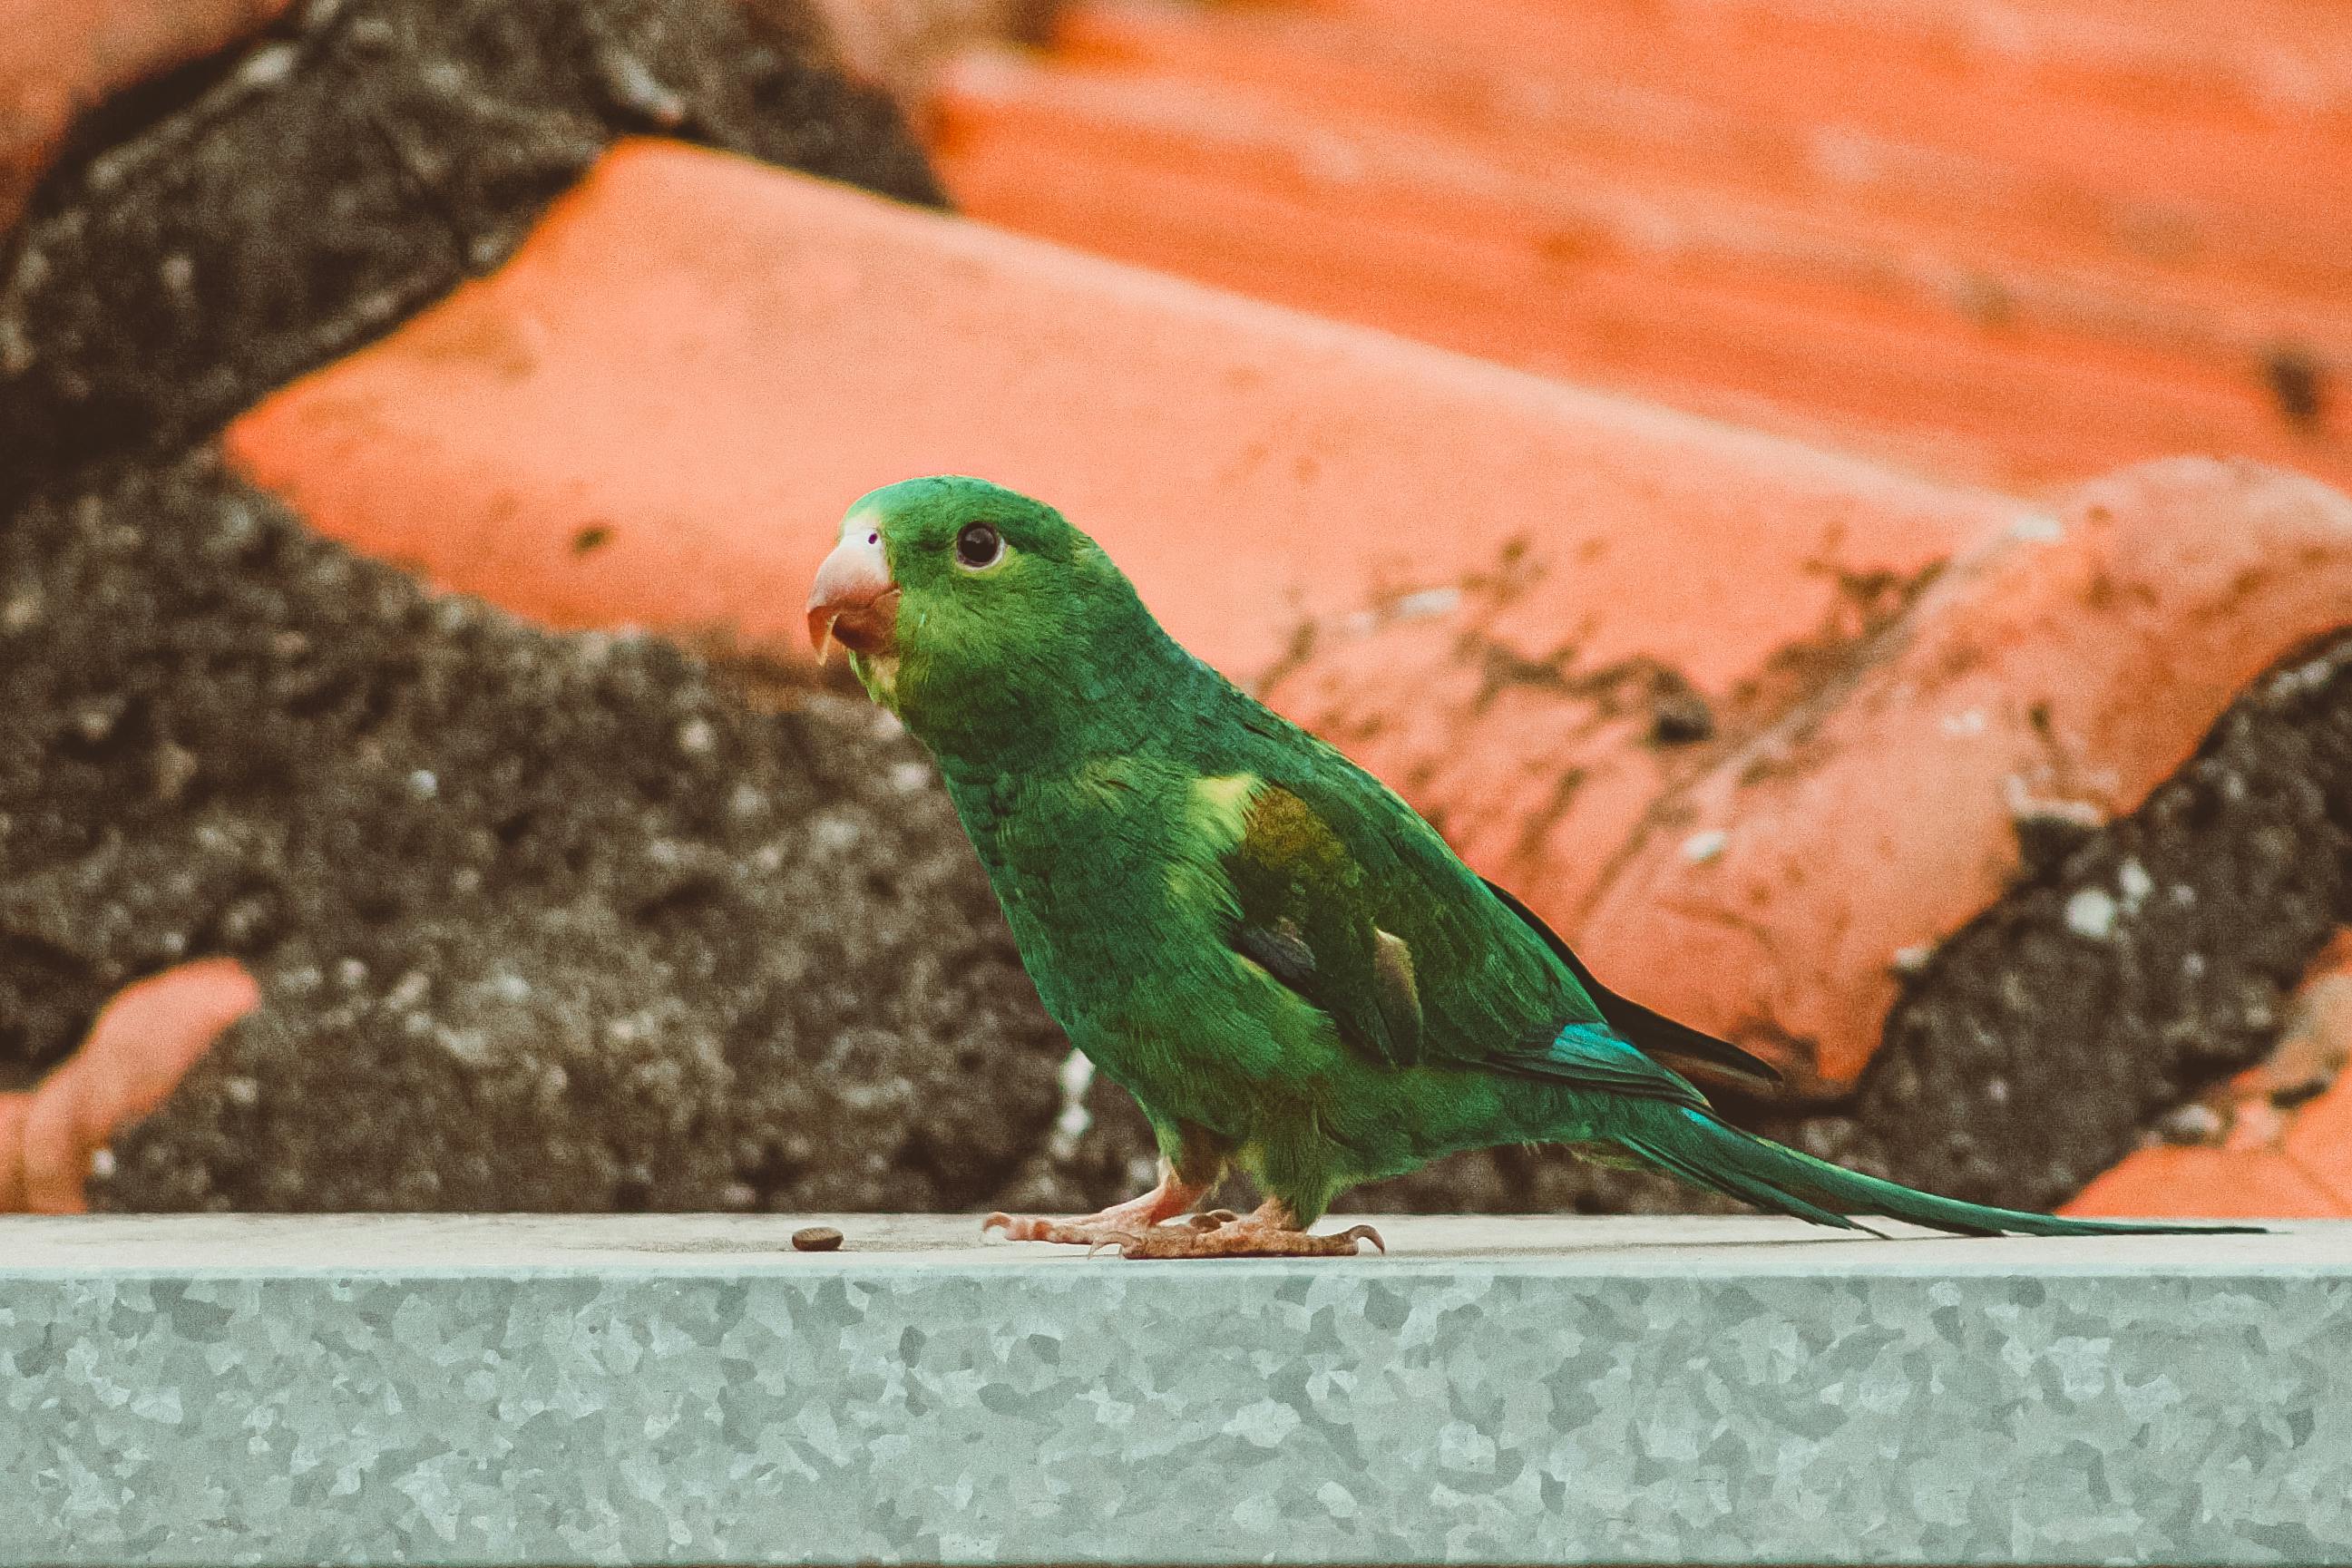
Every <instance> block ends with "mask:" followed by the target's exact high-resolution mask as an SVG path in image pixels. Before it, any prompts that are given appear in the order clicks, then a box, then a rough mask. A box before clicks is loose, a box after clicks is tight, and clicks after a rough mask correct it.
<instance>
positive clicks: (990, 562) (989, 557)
mask: <svg viewBox="0 0 2352 1568" xmlns="http://www.w3.org/2000/svg"><path fill="white" fill-rule="evenodd" d="M1003 555H1004V536H1003V535H1002V534H1000V533H998V532H997V531H996V530H995V529H994V528H991V527H989V525H987V524H986V523H966V524H965V525H964V526H963V531H962V532H961V533H960V534H958V535H956V562H957V564H958V565H960V566H961V567H963V568H964V569H965V570H967V571H982V570H986V569H987V568H989V567H992V566H994V565H995V564H996V563H997V562H998V561H999V560H1000V559H1003Z"/></svg>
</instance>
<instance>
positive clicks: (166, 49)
mask: <svg viewBox="0 0 2352 1568" xmlns="http://www.w3.org/2000/svg"><path fill="white" fill-rule="evenodd" d="M286 4H287V0H0V33H5V36H6V37H7V40H8V43H7V47H6V48H5V50H0V232H5V230H6V229H7V228H8V227H9V225H12V224H14V223H15V222H16V212H17V209H18V206H19V205H20V204H22V203H23V201H24V199H25V196H26V193H29V192H30V191H31V189H32V187H33V185H34V183H35V182H36V181H37V180H38V179H39V178H40V175H41V172H42V170H43V169H44V168H45V167H47V163H48V161H49V159H50V157H51V156H52V155H53V154H54V153H55V152H56V151H57V147H58V142H59V141H61V140H62V139H63V138H64V136H65V133H66V129H67V127H68V125H70V124H71V123H72V121H73V120H74V117H75V116H76V115H78V114H79V113H80V112H81V111H82V110H85V109H88V108H89V107H90V106H91V105H92V104H95V103H97V102H99V101H100V99H104V98H107V97H108V96H110V95H111V94H113V93H116V92H119V91H121V89H124V88H126V87H130V86H132V85H133V84H135V83H138V82H141V81H144V80H146V79H147V78H151V77H155V76H160V75H162V74H163V72H165V71H168V70H170V69H172V68H173V67H175V66H178V65H181V64H183V63H184V62H186V61H188V60H193V59H196V58H199V57H203V56H205V55H208V54H210V53H212V52H213V51H214V50H215V49H220V48H225V47H227V46H228V45H230V44H233V43H235V42H236V40H238V39H239V38H242V37H246V36H247V35H248V34H251V33H254V32H257V31H258V30H259V29H260V28H261V27H262V26H264V25H265V24H266V23H268V21H269V19H270V18H271V17H273V16H277V14H278V12H280V11H282V10H284V9H285V8H286Z"/></svg>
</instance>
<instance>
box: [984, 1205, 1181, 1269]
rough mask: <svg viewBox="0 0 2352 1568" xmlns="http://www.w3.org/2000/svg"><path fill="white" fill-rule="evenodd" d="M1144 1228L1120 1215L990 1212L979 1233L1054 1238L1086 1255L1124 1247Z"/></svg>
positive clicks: (1017, 1238) (1012, 1238)
mask: <svg viewBox="0 0 2352 1568" xmlns="http://www.w3.org/2000/svg"><path fill="white" fill-rule="evenodd" d="M1148 1228H1150V1227H1148V1226H1139V1225H1134V1224H1130V1223H1129V1222H1127V1221H1126V1220H1125V1219H1124V1218H1105V1217H1104V1216H1103V1215H1094V1216H1091V1217H1089V1218H1085V1219H1045V1218H1037V1217H1035V1216H1032V1215H1025V1214H1024V1215H1013V1214H992V1215H990V1216H989V1217H988V1218H986V1219H983V1220H982V1221H981V1222H980V1233H981V1234H982V1236H985V1235H987V1234H988V1233H989V1232H990V1231H992V1230H1002V1231H1003V1232H1004V1237H1005V1239H1006V1240H1008V1241H1058V1242H1061V1243H1063V1244H1064V1245H1065V1246H1069V1247H1083V1248H1085V1249H1087V1257H1089V1258H1091V1257H1093V1256H1094V1255H1095V1254H1096V1253H1097V1252H1098V1251H1100V1250H1101V1249H1104V1248H1106V1247H1119V1248H1124V1247H1126V1246H1127V1245H1128V1244H1129V1243H1130V1242H1135V1241H1139V1240H1141V1239H1142V1235H1143V1232H1144V1231H1145V1230H1146V1229H1148Z"/></svg>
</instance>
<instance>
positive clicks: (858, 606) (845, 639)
mask: <svg viewBox="0 0 2352 1568" xmlns="http://www.w3.org/2000/svg"><path fill="white" fill-rule="evenodd" d="M808 629H809V641H810V642H811V643H814V644H815V645H816V658H817V663H819V664H823V663H824V661H825V659H826V658H827V657H828V656H829V655H830V654H831V653H832V652H833V645H834V644H835V643H840V644H841V645H842V646H843V647H845V648H852V649H855V650H856V651H857V652H858V653H895V652H897V651H898V584H897V583H895V582H893V581H891V580H890V563H889V561H888V560H887V559H885V557H884V556H883V554H882V540H881V537H880V535H879V533H878V532H877V530H875V529H872V528H852V529H850V530H849V531H848V532H846V533H845V534H844V535H843V536H842V539H841V542H840V543H839V544H837V545H835V546H834V547H833V553H832V554H831V555H829V556H827V557H825V558H824V565H823V566H820V567H818V568H817V569H816V581H815V583H814V584H813V585H812V586H811V587H810V589H809V600H808Z"/></svg>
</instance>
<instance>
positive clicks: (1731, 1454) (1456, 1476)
mask: <svg viewBox="0 0 2352 1568" xmlns="http://www.w3.org/2000/svg"><path fill="white" fill-rule="evenodd" d="M807 1218H808V1217H797V1218H783V1217H778V1218H772V1219H717V1218H698V1217H695V1218H689V1217H651V1216H647V1217H635V1218H629V1219H570V1218H565V1219H540V1220H526V1219H520V1218H507V1219H495V1220H494V1219H448V1220H422V1219H390V1220H374V1221H352V1220H277V1221H265V1220H252V1219H245V1220H230V1219H188V1220H168V1219H145V1220H132V1219H106V1220H53V1221H37V1220H5V1221H0V1563H12V1564H14V1563H113V1564H131V1563H157V1564H162V1563H177V1564H197V1563H287V1564H313V1563H851V1562H863V1561H874V1560H883V1561H895V1560H909V1561H922V1562H951V1563H1019V1562H1028V1563H1087V1562H1110V1563H1213V1562H1275V1563H1454V1562H1459V1563H1529V1562H1567V1561H1587V1562H1595V1561H1609V1562H1642V1563H1772V1562H1780V1563H1788V1562H1809V1563H2109V1562H2112V1563H2279V1562H2284V1563H2347V1562H2352V1226H2322V1225H2303V1226H2297V1227H2294V1228H2293V1229H2292V1230H2290V1231H2288V1232H2286V1233H2284V1234H2282V1235H2277V1236H2270V1237H2252V1238H2215V1239H2198V1240H2195V1241H2186V1240H2181V1239H2131V1240H2117V1241H2099V1242H2095V1243H2086V1242H2079V1241H2046V1242H2034V1241H1954V1240H1944V1239H1934V1240H1928V1239H1918V1240H1908V1239H1906V1240H1904V1241H1900V1242H1895V1243H1882V1242H1868V1241H1864V1242H1855V1241H1849V1240H1843V1239H1834V1238H1828V1237H1824V1236H1822V1235H1821V1233H1817V1232H1807V1231H1805V1230H1803V1229H1802V1228H1800V1227H1797V1226H1795V1225H1793V1224H1782V1223H1780V1222H1777V1221H1769V1220H1756V1221H1741V1220H1721V1219H1716V1220H1688V1221H1657V1220H1608V1221H1604V1220H1589V1219H1588V1220H1549V1219H1543V1220H1521V1221H1509V1220H1492V1219H1483V1220H1451V1219H1443V1218H1434V1219H1432V1218H1423V1219H1404V1220H1390V1219H1384V1220H1382V1221H1381V1225H1382V1228H1383V1229H1384V1230H1385V1231H1386V1232H1387V1233H1388V1235H1389V1239H1390V1240H1391V1244H1392V1245H1393V1247H1394V1252H1393V1254H1392V1255H1391V1256H1390V1257H1387V1258H1378V1257H1370V1256H1368V1257H1365V1258H1362V1259H1360V1260H1356V1261H1353V1262H1348V1261H1337V1262H1334V1261H1328V1260H1311V1261H1307V1262H1290V1261H1274V1260H1265V1261H1239V1262H1221V1263H1212V1264H1199V1263H1129V1262H1123V1261H1119V1260H1114V1259H1110V1258H1108V1257H1103V1258H1097V1259H1095V1260H1091V1261H1088V1260H1082V1259H1080V1258H1077V1257H1076V1256H1074V1255H1066V1254H1063V1253H1060V1252H1057V1251H1055V1250H1052V1249H1045V1248H1041V1247H1011V1246H997V1247H987V1248H982V1247H979V1246H974V1245H970V1244H969V1242H970V1239H971V1220H969V1219H961V1218H949V1219H931V1220H922V1219H899V1220H889V1219H884V1218H877V1217H874V1216H848V1217H835V1218H830V1222H831V1223H835V1224H837V1225H839V1226H840V1227H841V1228H843V1229H844V1230H845V1232H846V1233H847V1236H848V1244H847V1247H846V1248H845V1249H844V1250H842V1251H840V1252H835V1253H821V1254H818V1253H795V1252H793V1251H792V1250H791V1249H789V1247H788V1245H787V1238H788V1237H789V1235H790V1233H791V1231H792V1230H793V1228H797V1227H798V1226H799V1225H801V1224H803V1223H805V1222H806V1221H807ZM1816 1238H1819V1239H1816Z"/></svg>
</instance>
